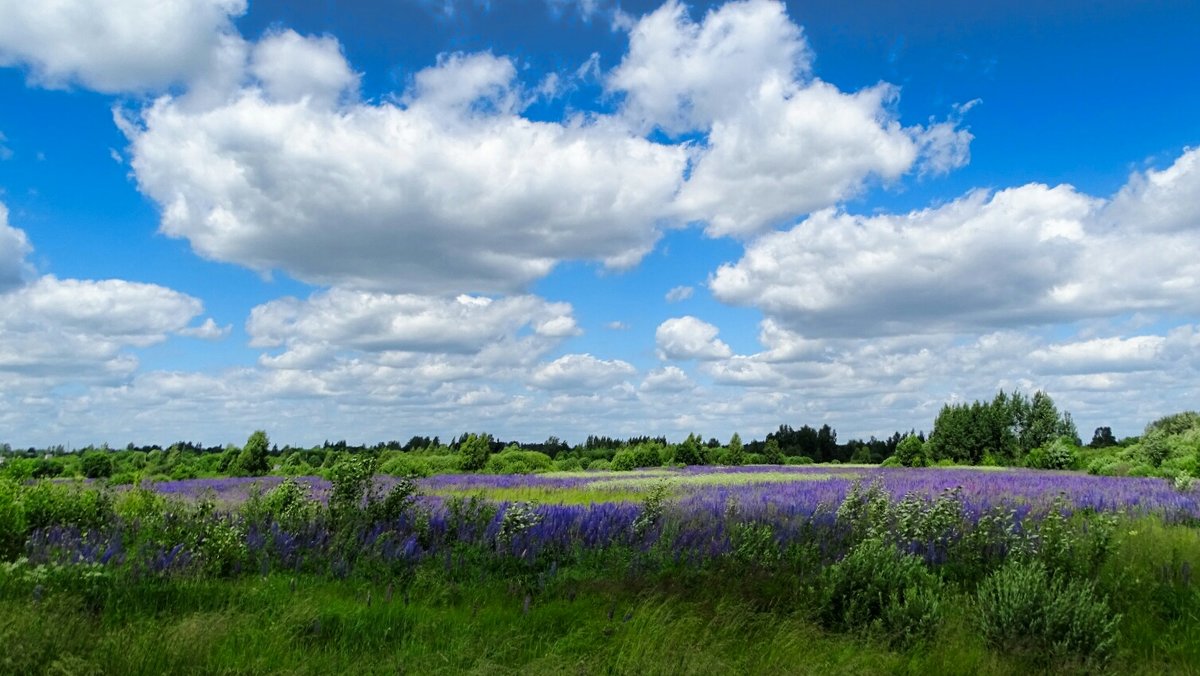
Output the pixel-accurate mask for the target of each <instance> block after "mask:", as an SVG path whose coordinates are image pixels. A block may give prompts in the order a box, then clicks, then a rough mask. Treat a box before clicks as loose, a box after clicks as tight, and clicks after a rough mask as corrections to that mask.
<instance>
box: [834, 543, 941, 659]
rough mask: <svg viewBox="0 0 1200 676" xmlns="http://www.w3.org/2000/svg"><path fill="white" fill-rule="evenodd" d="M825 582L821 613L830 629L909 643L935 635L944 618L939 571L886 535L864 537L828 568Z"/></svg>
mask: <svg viewBox="0 0 1200 676" xmlns="http://www.w3.org/2000/svg"><path fill="white" fill-rule="evenodd" d="M821 582H822V594H821V611H820V613H819V619H820V621H821V623H822V624H823V625H824V626H826V627H828V628H830V629H834V630H838V631H856V630H858V631H866V632H869V633H874V634H880V635H882V636H883V637H884V638H886V639H887V640H888V641H890V642H892V643H896V644H907V643H911V642H913V641H916V640H920V639H923V638H927V637H929V636H931V635H932V634H933V633H934V631H935V630H936V629H937V626H938V624H939V623H940V622H941V615H942V613H941V604H940V602H939V598H938V597H939V594H938V592H939V590H940V584H939V582H938V579H937V577H936V576H934V574H933V573H931V572H929V570H928V569H927V568H926V567H925V565H924V564H923V563H922V562H921V559H919V558H918V557H916V556H913V555H911V554H904V553H902V552H900V551H899V550H897V549H896V547H895V546H893V545H891V544H890V543H887V542H885V541H883V540H882V539H881V538H878V537H869V538H867V539H865V540H863V541H861V542H859V543H858V544H857V545H855V546H854V548H853V549H851V550H850V553H849V554H847V555H846V557H845V558H844V559H842V560H841V561H839V562H837V563H835V564H833V565H831V566H829V567H828V568H826V569H825V570H824V571H823V573H822V576H821Z"/></svg>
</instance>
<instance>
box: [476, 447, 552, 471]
mask: <svg viewBox="0 0 1200 676" xmlns="http://www.w3.org/2000/svg"><path fill="white" fill-rule="evenodd" d="M553 462H554V461H553V460H551V459H550V456H548V455H546V454H545V453H539V452H538V451H515V450H513V451H503V452H501V453H497V454H495V455H493V456H491V457H490V458H488V461H487V464H486V465H484V468H483V471H485V472H487V473H488V474H533V473H535V472H548V471H550V468H551V465H552V464H553Z"/></svg>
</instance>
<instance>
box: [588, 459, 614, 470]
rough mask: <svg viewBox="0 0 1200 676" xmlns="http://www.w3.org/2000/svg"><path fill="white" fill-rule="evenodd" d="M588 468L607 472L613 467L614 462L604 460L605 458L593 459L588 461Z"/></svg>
mask: <svg viewBox="0 0 1200 676" xmlns="http://www.w3.org/2000/svg"><path fill="white" fill-rule="evenodd" d="M587 468H588V471H600V472H606V471H608V470H610V469H612V463H610V462H609V461H607V460H604V459H600V460H593V461H591V462H589V463H588V466H587Z"/></svg>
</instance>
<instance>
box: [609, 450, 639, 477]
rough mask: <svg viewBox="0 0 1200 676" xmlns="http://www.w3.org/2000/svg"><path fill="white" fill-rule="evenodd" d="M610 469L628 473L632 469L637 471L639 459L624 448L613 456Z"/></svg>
mask: <svg viewBox="0 0 1200 676" xmlns="http://www.w3.org/2000/svg"><path fill="white" fill-rule="evenodd" d="M609 469H612V470H613V471H615V472H628V471H629V470H631V469H637V458H636V457H635V456H634V455H633V451H631V450H629V449H628V448H623V449H621V450H619V451H617V453H616V455H614V456H613V459H612V463H611V464H610V465H609Z"/></svg>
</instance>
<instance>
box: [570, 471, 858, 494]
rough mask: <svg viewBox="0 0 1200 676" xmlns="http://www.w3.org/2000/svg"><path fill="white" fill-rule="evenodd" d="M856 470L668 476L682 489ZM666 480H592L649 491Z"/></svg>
mask: <svg viewBox="0 0 1200 676" xmlns="http://www.w3.org/2000/svg"><path fill="white" fill-rule="evenodd" d="M857 476H858V475H857V474H855V473H853V472H836V471H831V472H804V473H800V472H779V471H775V472H738V473H728V474H721V473H713V474H687V475H675V476H672V477H670V478H669V479H667V482H668V485H669V486H672V487H680V488H692V487H701V486H743V485H746V484H769V483H790V482H792V481H824V480H826V479H835V478H837V479H853V478H855V477H857ZM661 481H663V479H661V478H655V477H644V478H642V477H629V478H625V477H621V478H614V479H600V480H597V481H593V482H591V484H590V486H591V487H593V488H605V489H610V490H611V489H625V490H636V491H639V492H643V493H644V492H645V491H648V490H650V489H651V488H653V487H654V486H656V485H658V484H659V483H660V482H661Z"/></svg>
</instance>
